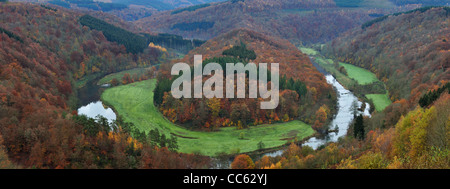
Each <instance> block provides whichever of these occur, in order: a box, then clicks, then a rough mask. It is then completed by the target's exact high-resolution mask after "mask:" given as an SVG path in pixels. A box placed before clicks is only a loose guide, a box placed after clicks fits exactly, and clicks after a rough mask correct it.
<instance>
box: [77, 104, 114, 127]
mask: <svg viewBox="0 0 450 189" xmlns="http://www.w3.org/2000/svg"><path fill="white" fill-rule="evenodd" d="M78 114H79V115H82V114H83V115H86V116H87V117H90V118H95V117H97V115H101V116H103V117H105V118H106V119H108V121H109V123H112V122H113V121H114V120H116V114H115V113H114V111H113V110H112V109H111V108H105V107H104V106H103V104H102V101H96V102H91V103H89V104H88V105H86V106H82V107H81V108H79V109H78Z"/></svg>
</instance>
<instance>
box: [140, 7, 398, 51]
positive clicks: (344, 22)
mask: <svg viewBox="0 0 450 189" xmlns="http://www.w3.org/2000/svg"><path fill="white" fill-rule="evenodd" d="M389 10H390V9H371V8H356V9H355V8H347V7H337V6H336V3H335V2H334V1H333V0H324V1H307V0H301V1H297V0H295V1H294V0H288V1H271V0H245V1H244V0H241V1H226V2H221V3H211V5H210V6H207V7H201V8H197V9H195V10H192V11H183V12H179V13H176V14H174V13H173V11H166V12H161V13H157V14H153V15H152V16H150V17H147V18H143V19H141V20H138V21H136V23H137V24H138V25H139V26H140V27H141V28H143V29H148V30H151V31H154V32H162V33H172V34H177V35H181V36H184V37H189V38H198V39H210V38H213V37H215V36H218V35H220V34H223V33H225V32H228V31H231V30H233V29H237V28H249V29H251V30H254V31H257V32H260V33H263V34H268V35H273V36H277V37H281V38H284V39H288V40H290V41H291V42H294V43H295V44H299V43H316V42H325V41H327V40H330V39H333V38H334V37H336V36H337V35H338V34H339V33H341V32H344V31H346V30H348V29H350V28H352V27H356V26H358V25H360V24H362V23H363V22H365V21H368V20H370V19H371V16H370V15H372V16H373V15H377V14H375V13H378V14H382V15H383V14H385V12H386V11H389Z"/></svg>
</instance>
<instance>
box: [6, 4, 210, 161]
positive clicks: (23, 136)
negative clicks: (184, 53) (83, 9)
mask: <svg viewBox="0 0 450 189" xmlns="http://www.w3.org/2000/svg"><path fill="white" fill-rule="evenodd" d="M81 16H82V15H81V14H78V13H75V12H71V11H67V10H62V9H54V8H50V7H47V6H40V5H31V4H25V3H0V157H1V158H0V167H2V168H4V167H5V163H6V166H7V167H10V166H11V167H14V165H10V164H18V165H20V166H21V167H24V168H31V167H34V168H138V167H141V168H152V167H153V168H156V167H160V168H163V167H166V168H169V167H172V168H176V167H178V168H186V167H192V166H193V167H197V165H200V164H202V165H201V167H205V166H204V165H205V164H203V163H200V164H197V163H195V164H197V165H188V164H190V163H188V162H189V161H190V160H188V159H189V157H192V156H191V155H182V154H177V153H174V152H171V151H169V150H168V149H167V148H160V149H155V148H154V146H150V145H148V144H146V143H145V141H144V140H142V141H138V140H137V139H135V138H132V137H131V131H130V124H128V123H124V122H123V121H121V120H119V119H118V121H117V122H115V123H114V125H113V124H111V125H109V123H108V122H107V121H106V120H104V119H101V120H103V121H99V122H96V121H95V120H94V119H88V118H86V117H85V116H78V115H77V112H76V109H75V108H76V107H74V106H75V104H76V103H75V101H76V87H75V83H77V82H75V81H76V80H78V79H81V78H85V77H91V76H95V75H102V74H104V73H108V72H112V71H118V70H120V69H126V68H133V67H136V66H144V65H150V64H151V63H152V61H156V60H157V59H158V54H159V51H158V50H157V49H152V48H148V49H146V50H144V52H143V53H138V54H132V53H127V52H126V49H125V48H124V47H123V46H121V45H118V44H117V43H113V42H110V41H108V40H107V38H106V37H105V35H103V33H102V32H100V31H96V30H91V29H89V27H87V26H83V25H81V24H80V23H79V18H80V17H81ZM144 60H145V61H144ZM118 126H120V127H122V128H123V129H124V130H122V129H119V130H120V132H118V130H114V131H113V130H111V127H118ZM125 149H128V150H125ZM158 154H159V155H158ZM160 157H164V162H165V163H164V162H162V161H159V160H157V159H158V158H159V159H162V158H160ZM8 159H9V160H11V161H9V160H8ZM180 159H183V161H180ZM154 160H156V161H154Z"/></svg>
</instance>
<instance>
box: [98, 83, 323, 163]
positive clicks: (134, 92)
mask: <svg viewBox="0 0 450 189" xmlns="http://www.w3.org/2000/svg"><path fill="white" fill-rule="evenodd" d="M155 84H156V80H154V79H152V80H146V81H142V82H136V83H132V84H128V85H122V86H118V87H113V88H109V89H107V90H106V91H105V92H103V94H102V100H103V101H104V102H106V103H107V104H109V105H111V106H113V107H114V109H115V111H116V112H117V113H118V114H119V115H121V116H123V117H124V119H125V121H128V122H133V123H134V124H135V125H136V127H137V128H139V129H140V130H143V131H146V132H148V131H149V130H150V129H154V128H158V129H159V130H160V132H163V133H165V134H166V135H168V134H171V133H172V134H175V135H176V136H178V145H179V147H180V148H179V151H180V152H185V153H192V152H199V153H201V154H204V155H209V156H214V155H216V154H217V153H220V152H224V153H227V154H230V153H233V152H250V151H255V150H257V149H258V148H257V144H258V143H259V142H260V141H263V143H264V144H265V147H266V148H273V147H278V146H281V145H283V144H285V143H286V142H288V141H287V140H286V139H292V138H294V137H297V139H298V140H301V139H303V138H305V137H308V136H311V135H312V134H314V130H313V129H312V128H311V126H310V125H307V124H305V123H303V122H301V121H291V122H287V123H279V124H271V125H259V126H256V127H251V128H250V129H244V130H237V129H236V128H235V127H227V128H222V129H221V130H220V131H217V132H200V131H191V130H187V129H185V128H182V127H180V126H178V125H175V124H173V123H172V122H170V121H168V120H167V119H165V118H164V117H163V116H162V114H161V113H160V112H159V111H158V110H157V109H156V107H155V106H154V105H153V89H154V88H155ZM241 133H244V135H245V137H244V139H239V138H240V135H241Z"/></svg>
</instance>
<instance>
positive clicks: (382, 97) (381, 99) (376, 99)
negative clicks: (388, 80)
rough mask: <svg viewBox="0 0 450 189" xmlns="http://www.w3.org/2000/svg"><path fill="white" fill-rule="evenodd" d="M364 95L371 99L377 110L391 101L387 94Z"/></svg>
mask: <svg viewBox="0 0 450 189" xmlns="http://www.w3.org/2000/svg"><path fill="white" fill-rule="evenodd" d="M366 97H367V98H368V99H370V100H372V102H373V104H374V105H375V109H376V110H377V111H378V112H381V111H383V110H384V109H385V108H386V107H387V106H389V105H390V104H391V103H392V102H391V100H390V99H389V96H388V95H387V94H366Z"/></svg>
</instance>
